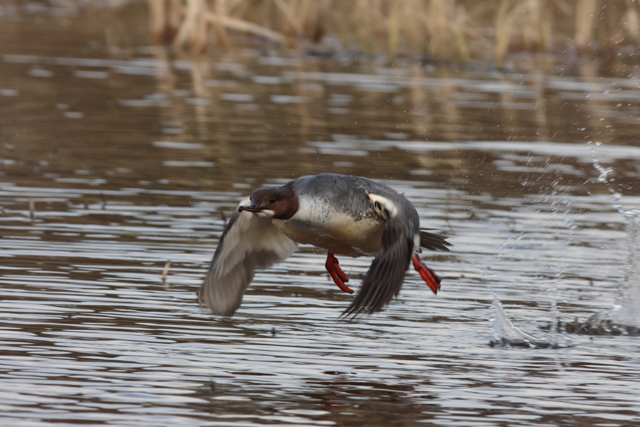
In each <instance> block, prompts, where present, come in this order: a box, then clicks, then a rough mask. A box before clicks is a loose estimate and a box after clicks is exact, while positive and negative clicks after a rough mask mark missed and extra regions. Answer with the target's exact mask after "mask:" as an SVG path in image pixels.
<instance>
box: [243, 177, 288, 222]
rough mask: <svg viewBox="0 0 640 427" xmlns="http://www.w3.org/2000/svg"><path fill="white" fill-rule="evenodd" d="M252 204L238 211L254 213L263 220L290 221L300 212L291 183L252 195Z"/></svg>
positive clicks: (265, 189) (261, 189)
mask: <svg viewBox="0 0 640 427" xmlns="http://www.w3.org/2000/svg"><path fill="white" fill-rule="evenodd" d="M250 200H251V203H249V204H248V205H243V206H240V207H239V208H238V211H240V212H242V211H247V212H253V213H255V214H256V215H258V216H260V217H262V218H273V219H290V218H291V217H292V216H294V215H295V214H296V212H298V196H297V195H296V193H295V192H294V191H293V189H292V188H291V182H290V183H288V184H286V185H283V186H281V187H265V188H260V189H258V190H254V192H253V193H251V199H250Z"/></svg>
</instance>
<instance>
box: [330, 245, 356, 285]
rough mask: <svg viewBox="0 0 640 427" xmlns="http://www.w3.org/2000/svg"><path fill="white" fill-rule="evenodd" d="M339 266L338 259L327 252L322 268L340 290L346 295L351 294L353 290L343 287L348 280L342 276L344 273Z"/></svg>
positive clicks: (345, 276) (344, 275)
mask: <svg viewBox="0 0 640 427" xmlns="http://www.w3.org/2000/svg"><path fill="white" fill-rule="evenodd" d="M339 264H340V263H339V262H338V259H337V258H336V257H335V256H334V255H333V252H329V253H328V254H327V262H326V263H325V264H324V267H325V268H326V269H327V271H328V272H329V275H330V276H331V278H332V279H333V281H334V282H335V283H336V285H338V287H339V288H340V289H341V290H343V291H344V292H346V293H348V294H352V293H353V290H352V289H349V287H347V285H345V282H348V281H349V278H348V277H347V275H346V274H344V271H342V269H341V268H340V265H339Z"/></svg>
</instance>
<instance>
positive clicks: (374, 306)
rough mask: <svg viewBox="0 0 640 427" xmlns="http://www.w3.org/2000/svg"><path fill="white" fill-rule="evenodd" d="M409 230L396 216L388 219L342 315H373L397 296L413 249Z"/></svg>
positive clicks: (412, 236)
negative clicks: (349, 302)
mask: <svg viewBox="0 0 640 427" xmlns="http://www.w3.org/2000/svg"><path fill="white" fill-rule="evenodd" d="M414 237H415V234H414V232H413V230H411V229H409V228H407V224H406V222H403V221H402V220H401V219H400V218H399V217H398V216H394V217H391V218H389V220H388V221H387V224H386V225H385V227H384V232H383V233H382V249H381V250H380V252H378V254H377V255H376V257H375V258H374V259H373V262H372V263H371V267H369V271H367V274H366V275H365V276H364V280H363V282H362V287H361V288H360V292H358V295H356V297H355V299H354V300H353V302H352V303H351V305H350V306H349V307H348V308H347V309H346V310H345V311H344V313H342V316H354V317H355V316H357V315H359V314H362V313H368V314H371V313H375V312H377V311H380V310H381V309H382V307H384V306H385V305H386V304H388V303H389V302H390V301H391V300H392V299H393V297H395V296H396V295H398V293H399V292H400V288H401V287H402V282H403V280H404V275H405V273H406V271H407V268H408V267H409V261H410V260H411V255H412V254H413V250H414Z"/></svg>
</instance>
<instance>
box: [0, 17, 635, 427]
mask: <svg viewBox="0 0 640 427" xmlns="http://www.w3.org/2000/svg"><path fill="white" fill-rule="evenodd" d="M136 16H137V15H135V14H134V15H132V17H130V18H128V19H130V20H135V19H138V21H136V22H137V25H138V27H142V28H143V30H144V28H145V27H144V25H145V24H144V22H142V20H141V19H140V17H137V18H136ZM98 18H100V17H99V16H95V15H91V14H89V16H82V17H73V16H72V17H47V16H42V15H36V16H26V17H24V19H15V20H12V19H10V18H7V17H6V16H5V17H4V19H5V20H4V21H3V22H2V25H1V26H0V40H3V43H2V44H1V45H0V46H1V47H0V76H2V78H1V79H0V236H1V239H0V258H1V262H0V284H1V286H0V313H1V314H2V315H1V316H0V318H1V320H0V346H2V347H1V349H0V384H1V387H0V396H1V398H0V414H1V417H2V421H3V424H9V423H11V424H12V425H51V424H57V425H67V424H68V425H70V424H74V425H77V424H91V425H105V424H108V425H128V426H129V425H144V426H165V425H166V426H175V425H190V426H191V425H216V426H225V425H229V426H253V425H347V426H348V425H354V426H355V425H368V426H389V425H398V426H400V425H402V426H409V425H446V426H454V425H459V426H472V425H482V426H543V425H589V426H632V425H637V424H638V423H640V404H639V403H638V402H639V400H638V396H640V374H639V370H638V368H639V367H640V357H639V354H640V341H638V337H631V336H624V335H623V336H586V335H576V334H571V335H569V334H565V333H564V332H562V331H560V332H553V330H552V331H549V330H545V329H544V328H545V327H546V328H548V327H549V325H550V324H555V322H557V321H558V320H560V321H562V322H573V321H574V320H575V319H578V320H579V321H584V320H586V319H587V318H589V317H590V316H592V315H594V314H596V313H599V312H605V313H606V312H609V311H611V310H612V309H613V308H614V305H615V304H622V303H624V297H621V296H620V295H621V294H620V292H621V291H620V290H619V289H620V288H621V287H622V288H628V287H629V286H633V285H634V284H635V281H634V280H631V279H633V278H634V277H638V274H637V273H634V271H635V269H636V268H637V264H636V263H633V262H631V261H630V259H629V257H628V255H629V253H631V252H632V251H633V250H634V248H636V247H637V246H638V245H640V241H638V240H637V239H638V237H637V236H638V235H639V233H637V232H635V231H633V230H634V228H633V227H630V226H629V224H630V223H632V222H633V221H630V220H629V218H630V217H625V215H624V213H625V212H632V211H633V210H634V209H638V207H639V205H640V197H639V196H640V188H639V186H638V180H637V177H638V173H639V172H640V171H639V169H638V164H640V163H639V160H640V146H638V143H637V141H638V139H639V137H640V119H639V118H638V117H640V116H639V112H640V102H638V100H639V99H640V89H639V87H638V82H639V81H638V72H639V71H638V69H637V67H636V66H635V65H626V64H622V63H615V62H613V63H605V62H603V61H601V60H597V59H588V58H546V59H545V58H535V59H527V58H520V59H519V60H518V61H517V66H515V65H514V66H512V67H510V68H509V69H508V70H501V71H498V70H493V69H491V68H489V67H487V66H482V65H471V66H468V67H453V68H451V67H445V66H436V65H432V64H418V63H415V62H412V61H408V60H407V61H403V60H398V61H396V62H391V61H387V60H385V59H381V58H376V57H359V56H348V55H336V56H334V57H329V58H324V57H322V58H321V57H315V56H312V55H305V54H304V53H283V52H278V51H274V50H271V49H269V48H267V47H262V46H258V47H243V48H237V49H234V50H232V51H230V52H217V53H213V54H211V55H209V56H207V57H204V58H194V57H190V56H181V55H178V54H175V53H170V52H168V51H165V50H164V49H159V48H153V47H149V46H147V45H146V43H147V42H146V40H145V34H144V31H143V30H137V32H134V31H131V30H127V31H124V30H123V31H118V29H119V28H120V27H118V26H117V25H116V24H113V22H120V21H117V20H116V21H109V20H106V21H105V20H102V19H98ZM114 26H115V27H114ZM123 33H124V35H123ZM596 166H600V167H601V168H605V169H606V168H611V170H610V171H608V172H607V173H606V174H605V175H606V176H605V179H602V178H603V175H602V174H603V172H602V170H599V169H598V168H597V167H596ZM321 172H336V173H346V174H356V175H362V176H366V177H370V178H375V179H379V180H382V181H383V182H385V183H387V184H389V185H391V186H393V187H394V188H396V189H397V190H398V191H400V192H403V193H405V195H406V196H407V197H408V198H409V199H410V200H411V201H412V202H413V203H414V204H415V206H416V207H417V209H418V212H419V214H420V219H421V223H422V225H423V227H428V228H433V229H436V230H439V231H440V232H442V233H443V234H446V235H447V236H450V240H451V242H452V243H453V244H454V245H455V246H454V247H453V250H452V252H450V253H433V254H424V258H425V262H427V264H428V265H429V266H430V267H431V268H433V269H434V270H435V271H437V272H438V274H439V275H440V276H441V277H442V278H443V282H442V286H443V288H442V292H441V293H439V294H438V295H437V296H434V295H432V293H431V292H430V291H429V290H428V288H427V287H426V286H425V285H424V283H423V282H421V280H420V278H419V276H418V275H417V274H416V273H415V272H413V271H411V272H410V273H408V275H407V278H406V280H405V284H404V287H403V290H402V292H401V294H400V296H399V297H398V299H397V300H396V301H395V302H393V303H392V304H391V305H390V306H389V307H388V309H387V310H385V311H384V312H382V313H379V314H377V315H375V316H371V317H365V318H361V319H358V320H357V321H355V322H340V321H338V315H339V314H340V313H341V312H342V310H344V309H345V308H346V307H347V306H348V305H349V303H350V299H351V298H352V297H351V296H349V295H347V294H345V293H342V292H341V291H339V289H337V287H336V286H335V285H334V284H333V282H331V280H330V279H329V278H328V275H327V274H326V272H325V270H324V261H325V258H324V254H323V253H322V252H319V251H316V250H314V249H313V248H310V247H302V248H301V249H300V250H299V251H298V252H297V253H296V254H295V255H294V256H293V257H291V258H290V259H289V260H287V261H286V262H284V263H282V264H280V265H278V266H275V267H274V268H271V269H269V270H266V271H263V272H259V273H258V274H257V275H256V278H255V280H254V282H253V284H252V286H251V287H250V289H249V291H248V293H247V295H246V296H245V299H244V303H243V305H242V307H241V308H240V310H238V312H237V314H236V315H235V316H234V317H233V318H230V319H225V318H219V317H214V316H211V315H209V314H208V313H206V312H204V311H202V310H201V309H199V308H198V307H197V303H196V298H195V291H196V290H197V288H198V287H199V285H200V283H201V281H202V278H203V275H204V273H205V271H206V268H207V264H208V262H209V261H210V259H211V257H212V255H213V252H214V250H215V246H216V244H217V240H218V238H219V236H220V234H221V232H222V230H223V227H224V218H223V217H224V216H227V217H228V214H229V212H230V211H231V210H232V209H233V207H234V206H235V204H236V203H237V202H238V201H239V200H240V199H241V198H242V197H243V196H244V195H246V194H248V193H249V192H250V191H251V190H252V189H253V188H257V187H260V186H262V185H264V184H281V183H284V182H287V181H288V180H290V179H293V178H295V177H297V176H300V175H305V174H315V173H321ZM599 178H600V179H599ZM615 194H618V195H619V196H618V197H617V198H616V197H615ZM30 200H32V201H33V203H34V206H35V212H34V214H33V217H31V213H30V210H29V203H30ZM223 213H226V215H224V214H223ZM167 260H170V261H171V267H170V270H169V274H168V277H167V280H166V283H163V282H162V280H161V275H162V271H163V268H164V266H165V263H166V262H167ZM340 262H341V265H342V266H343V268H344V270H345V272H346V273H347V274H348V275H349V276H350V277H352V281H351V282H350V285H351V284H352V283H353V285H354V286H355V287H357V283H358V282H359V277H360V276H361V275H362V274H364V272H365V271H366V269H367V267H368V264H369V263H370V259H365V258H361V259H349V258H342V259H340ZM630 270H632V271H631V273H630ZM495 298H498V300H499V301H501V302H502V307H503V309H502V311H501V312H500V313H498V314H499V315H502V314H504V315H505V316H507V319H508V321H509V322H511V326H514V327H517V328H519V330H521V331H523V332H524V333H526V334H528V335H530V336H532V337H534V338H535V339H540V340H543V341H545V342H550V343H552V344H554V345H552V346H549V347H548V348H535V346H531V347H518V346H510V345H507V346H491V342H492V341H493V340H495V338H496V334H497V335H500V333H501V332H500V331H505V330H506V329H504V328H503V329H500V328H497V329H495V330H494V328H493V327H492V323H491V322H490V319H492V318H494V317H495V316H496V312H495V310H494V308H492V302H493V301H494V299H495ZM632 317H633V316H632ZM493 325H494V327H495V325H496V324H495V321H494V324H493ZM502 326H504V325H502ZM507 326H508V325H507ZM552 329H553V328H552Z"/></svg>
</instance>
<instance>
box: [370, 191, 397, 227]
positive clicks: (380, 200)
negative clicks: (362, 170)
mask: <svg viewBox="0 0 640 427" xmlns="http://www.w3.org/2000/svg"><path fill="white" fill-rule="evenodd" d="M367 196H369V200H371V202H372V203H373V209H375V211H376V212H377V213H378V215H380V217H381V218H384V219H385V220H388V219H389V218H393V217H394V216H396V214H397V213H398V208H397V207H396V205H395V203H393V202H392V201H391V200H389V199H387V198H386V197H383V196H379V195H377V194H371V193H369V194H367Z"/></svg>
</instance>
